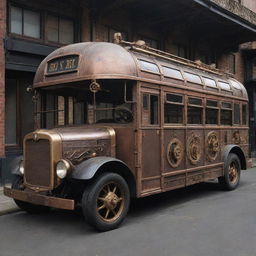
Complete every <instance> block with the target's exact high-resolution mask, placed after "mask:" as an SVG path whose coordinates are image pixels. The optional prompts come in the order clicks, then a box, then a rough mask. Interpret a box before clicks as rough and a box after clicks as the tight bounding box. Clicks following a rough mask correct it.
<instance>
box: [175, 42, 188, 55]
mask: <svg viewBox="0 0 256 256" xmlns="http://www.w3.org/2000/svg"><path fill="white" fill-rule="evenodd" d="M173 54H174V55H177V56H179V57H181V58H187V57H188V54H187V48H186V47H185V46H184V45H180V44H175V45H174V49H173Z"/></svg>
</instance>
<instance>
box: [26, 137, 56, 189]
mask: <svg viewBox="0 0 256 256" xmlns="http://www.w3.org/2000/svg"><path fill="white" fill-rule="evenodd" d="M25 146H26V147H25V150H26V152H25V166H24V167H25V180H26V183H28V184H31V185H35V186H42V187H50V186H51V181H52V175H53V173H52V172H51V155H50V154H51V153H50V152H51V150H50V142H49V141H48V140H46V139H41V140H38V141H34V140H27V141H26V145H25Z"/></svg>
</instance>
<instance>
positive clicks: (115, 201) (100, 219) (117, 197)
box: [82, 173, 130, 231]
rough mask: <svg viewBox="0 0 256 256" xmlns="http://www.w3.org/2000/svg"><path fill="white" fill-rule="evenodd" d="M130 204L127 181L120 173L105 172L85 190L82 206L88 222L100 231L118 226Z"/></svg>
mask: <svg viewBox="0 0 256 256" xmlns="http://www.w3.org/2000/svg"><path fill="white" fill-rule="evenodd" d="M129 205H130V192H129V187H128V185H127V183H126V181H125V180H124V179H123V178H122V177H121V176H120V175H118V174H115V173H104V174H102V175H100V176H99V177H98V178H97V179H96V180H95V181H94V182H92V183H91V184H90V185H89V186H88V187H87V188H86V189H85V191H84V193H83V198H82V208H83V213H84V216H85V219H86V221H87V222H88V224H90V225H92V226H94V227H95V228H96V229H98V230H99V231H107V230H111V229H115V228H117V227H118V226H119V225H120V224H121V222H122V221H123V220H124V218H125V216H126V214H127V212H128V209H129Z"/></svg>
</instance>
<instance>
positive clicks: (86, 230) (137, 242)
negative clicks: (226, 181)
mask: <svg viewBox="0 0 256 256" xmlns="http://www.w3.org/2000/svg"><path fill="white" fill-rule="evenodd" d="M0 255H1V256H16V255H17V256H23V255H24V256H35V255H36V256H46V255H51V256H58V255H62V256H70V255H72V256H77V255H78V256H80V255H81V256H82V255H83V256H91V255H92V256H96V255H97V256H137V255H139V256H144V255H145V256H162V255H163V256H165V255H166V256H167V255H168V256H170V255H172V256H201V255H202V256H228V255H232V256H256V168H253V169H249V170H247V171H243V172H242V177H241V184H240V186H239V188H238V189H237V190H235V191H231V192H225V191H221V190H220V188H219V186H218V184H217V182H216V181H213V182H208V183H202V184H199V185H195V186H192V187H189V188H186V189H180V190H176V191H171V192H168V193H164V194H161V195H156V196H151V197H147V198H142V199H136V200H133V201H132V204H131V209H130V211H129V214H128V216H127V218H126V220H125V222H124V223H123V225H122V226H121V227H120V228H118V229H116V230H113V231H109V232H104V233H98V232H96V231H95V230H94V229H93V228H91V227H89V226H87V225H86V224H85V222H84V219H83V216H82V214H81V212H79V211H76V212H69V211H60V210H54V211H52V212H51V213H48V214H40V215H29V214H27V213H25V212H22V211H19V212H15V213H11V214H8V215H3V216H0Z"/></svg>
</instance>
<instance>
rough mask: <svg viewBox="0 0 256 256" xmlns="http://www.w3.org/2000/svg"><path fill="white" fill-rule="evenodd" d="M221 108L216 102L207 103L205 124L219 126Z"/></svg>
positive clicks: (209, 101) (208, 101)
mask: <svg viewBox="0 0 256 256" xmlns="http://www.w3.org/2000/svg"><path fill="white" fill-rule="evenodd" d="M218 116H219V108H218V102H217V101H215V100H207V101H206V109H205V123H206V124H218Z"/></svg>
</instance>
